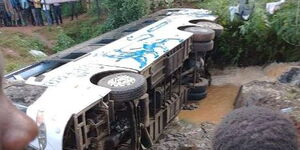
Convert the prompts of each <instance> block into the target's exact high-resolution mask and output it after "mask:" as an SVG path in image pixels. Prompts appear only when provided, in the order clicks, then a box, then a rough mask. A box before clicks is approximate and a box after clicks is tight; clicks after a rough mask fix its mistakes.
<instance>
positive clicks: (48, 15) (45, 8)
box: [41, 0, 53, 26]
mask: <svg viewBox="0 0 300 150" xmlns="http://www.w3.org/2000/svg"><path fill="white" fill-rule="evenodd" d="M41 2H42V4H43V13H44V15H45V17H46V19H47V24H48V26H50V25H52V24H53V21H52V16H51V11H50V4H47V1H46V0H42V1H41Z"/></svg>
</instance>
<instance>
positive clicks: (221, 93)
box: [179, 63, 299, 124]
mask: <svg viewBox="0 0 300 150" xmlns="http://www.w3.org/2000/svg"><path fill="white" fill-rule="evenodd" d="M296 65H297V63H272V64H270V65H268V66H265V67H261V66H251V67H245V68H238V67H229V68H226V69H224V70H212V71H211V73H212V86H210V87H209V89H208V94H207V97H206V98H205V99H203V100H201V101H199V102H196V103H197V104H199V107H198V108H197V109H195V110H183V111H181V112H180V114H179V119H181V120H183V121H186V122H189V123H194V124H200V123H202V122H210V123H216V124H217V123H218V122H220V121H221V120H222V118H223V117H224V116H225V115H226V114H228V113H229V112H230V111H232V109H233V104H234V101H235V98H236V96H237V94H238V91H239V88H240V86H241V85H243V84H246V83H248V82H251V81H254V80H259V81H272V82H273V81H276V80H277V78H278V77H279V76H280V75H281V74H282V73H283V72H285V71H288V69H289V68H290V67H292V66H296ZM298 65H299V63H298Z"/></svg>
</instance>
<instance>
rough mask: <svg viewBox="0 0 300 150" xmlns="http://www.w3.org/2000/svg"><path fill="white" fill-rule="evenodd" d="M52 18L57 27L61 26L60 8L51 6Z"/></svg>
mask: <svg viewBox="0 0 300 150" xmlns="http://www.w3.org/2000/svg"><path fill="white" fill-rule="evenodd" d="M53 12H54V18H55V22H56V24H57V25H59V24H62V23H63V20H62V17H61V9H60V6H53Z"/></svg>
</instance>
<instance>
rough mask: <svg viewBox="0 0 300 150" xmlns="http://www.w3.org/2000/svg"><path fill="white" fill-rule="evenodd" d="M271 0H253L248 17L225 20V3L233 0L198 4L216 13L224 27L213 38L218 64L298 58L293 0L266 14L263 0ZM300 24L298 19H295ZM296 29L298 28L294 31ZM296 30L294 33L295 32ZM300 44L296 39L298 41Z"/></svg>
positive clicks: (226, 14)
mask: <svg viewBox="0 0 300 150" xmlns="http://www.w3.org/2000/svg"><path fill="white" fill-rule="evenodd" d="M271 1H274V0H262V1H254V4H255V8H254V12H253V14H252V16H251V18H250V20H248V21H242V20H239V19H235V20H234V21H232V22H231V21H230V20H229V10H228V8H229V6H234V5H236V4H237V1H233V0H228V1H223V0H222V1H220V0H206V1H204V2H202V3H199V6H200V7H202V8H207V9H210V10H212V11H213V12H214V13H215V14H217V15H218V16H219V19H218V23H220V24H221V25H223V26H224V27H225V31H224V33H223V35H222V37H221V38H219V39H217V42H216V43H217V44H216V49H217V52H216V53H215V54H213V61H214V63H216V64H218V65H229V64H238V65H242V66H245V65H260V64H265V63H269V62H273V61H297V60H300V47H297V46H295V45H297V42H299V39H300V35H299V34H300V31H299V30H300V26H298V27H295V26H293V25H292V24H295V22H296V17H295V16H296V15H295V14H296V6H297V3H296V1H295V0H294V1H289V2H287V3H285V4H284V5H283V8H281V9H280V10H278V11H277V12H276V13H275V14H274V15H269V14H267V12H266V10H265V4H266V3H267V2H271ZM299 24H300V20H299ZM297 30H298V32H297ZM297 33H298V34H297ZM299 44H300V43H299Z"/></svg>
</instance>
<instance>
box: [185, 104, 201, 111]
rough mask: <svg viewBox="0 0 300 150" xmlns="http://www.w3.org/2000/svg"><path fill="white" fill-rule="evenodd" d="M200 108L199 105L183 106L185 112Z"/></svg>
mask: <svg viewBox="0 0 300 150" xmlns="http://www.w3.org/2000/svg"><path fill="white" fill-rule="evenodd" d="M197 108H198V105H197V104H186V105H184V106H183V108H182V109H183V110H195V109H197Z"/></svg>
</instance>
